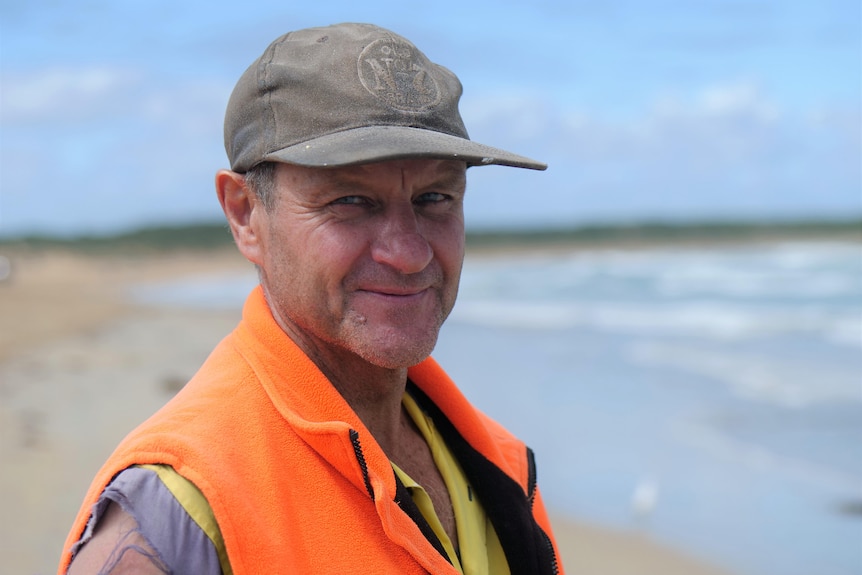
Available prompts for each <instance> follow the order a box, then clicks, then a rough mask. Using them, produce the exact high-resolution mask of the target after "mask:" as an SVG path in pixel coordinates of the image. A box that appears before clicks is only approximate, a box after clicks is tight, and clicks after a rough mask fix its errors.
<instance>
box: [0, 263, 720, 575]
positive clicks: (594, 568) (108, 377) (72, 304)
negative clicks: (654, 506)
mask: <svg viewBox="0 0 862 575" xmlns="http://www.w3.org/2000/svg"><path fill="white" fill-rule="evenodd" d="M0 255H5V256H6V257H9V259H10V261H11V264H12V271H11V275H10V277H9V278H8V279H7V280H5V281H2V282H0V326H2V329H0V461H3V462H4V463H3V466H2V468H0V509H2V516H3V519H2V521H0V573H10V574H12V573H14V574H27V575H35V574H40V575H42V574H49V573H53V572H54V571H55V570H56V564H57V560H58V558H59V555H60V549H61V546H62V544H63V541H64V539H65V536H66V533H67V530H68V529H69V527H70V524H71V521H72V519H73V517H74V515H75V513H76V512H77V509H78V506H79V504H80V501H81V498H82V497H83V494H84V491H85V490H86V487H87V485H88V484H89V482H90V479H91V478H92V476H93V474H94V473H95V472H96V470H97V469H98V467H99V466H100V465H101V463H102V462H103V460H104V459H105V457H107V455H108V454H109V453H110V452H111V450H112V449H113V448H114V446H115V445H116V444H117V442H118V441H119V440H120V439H121V438H122V437H123V435H125V434H126V433H127V432H128V431H129V430H131V429H132V428H133V427H134V426H135V425H137V424H138V423H139V422H141V421H142V420H143V419H145V418H146V417H147V416H148V415H149V414H151V413H152V412H153V411H155V410H156V409H158V408H159V406H161V405H162V404H163V403H164V402H165V401H167V400H168V399H169V398H170V397H171V395H173V393H175V392H176V391H177V390H178V389H179V388H180V387H182V385H183V384H184V382H185V381H186V380H187V379H188V378H189V377H190V376H191V375H192V374H193V373H194V371H195V370H196V369H197V367H198V366H199V365H200V364H201V362H203V360H204V359H205V358H206V356H207V354H208V353H209V351H210V350H211V349H212V347H213V346H214V345H215V344H216V343H217V342H218V341H219V340H220V339H221V338H222V337H223V336H224V335H226V334H227V333H228V331H229V330H230V329H231V328H232V327H233V326H234V325H235V324H236V322H237V320H238V319H239V311H238V310H236V311H229V312H228V311H222V312H213V311H202V310H194V309H168V308H146V307H140V306H135V305H132V304H131V303H130V302H129V301H127V300H126V298H125V295H126V293H127V290H128V289H129V287H130V286H133V285H140V284H143V283H146V282H156V281H161V280H167V279H178V278H182V277H194V276H197V275H201V274H210V273H230V272H231V271H233V270H235V271H237V272H242V273H244V274H247V273H248V271H249V269H250V268H249V264H247V263H246V262H244V261H243V260H242V259H241V258H240V256H238V255H237V254H236V253H235V252H234V251H233V250H223V251H213V252H176V253H170V254H135V255H123V256H120V255H90V256H85V255H81V254H77V253H71V252H61V251H28V252H13V253H5V254H0ZM551 512H552V513H553V509H552V510H551ZM555 531H556V537H557V540H558V543H559V545H560V548H561V553H562V555H563V563H564V565H565V568H566V572H567V573H570V574H581V575H634V574H638V575H651V574H654V575H659V574H661V575H677V574H678V575H683V574H685V575H720V574H722V573H725V572H724V571H721V570H720V569H717V568H714V567H713V566H710V565H707V564H704V563H703V562H699V561H697V560H695V559H693V558H690V557H688V556H687V555H685V553H683V552H681V551H680V550H675V549H669V548H667V547H665V546H662V545H660V544H658V543H656V542H654V541H652V540H651V539H650V538H649V537H648V536H647V535H645V534H640V533H623V532H616V531H612V530H609V529H605V528H602V527H599V526H595V525H589V524H583V523H581V522H578V520H577V518H570V517H557V518H556V520H555Z"/></svg>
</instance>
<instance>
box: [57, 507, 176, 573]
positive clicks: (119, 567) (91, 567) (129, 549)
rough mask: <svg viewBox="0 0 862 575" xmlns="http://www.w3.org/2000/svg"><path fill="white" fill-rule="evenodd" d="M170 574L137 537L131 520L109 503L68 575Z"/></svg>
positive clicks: (76, 556)
mask: <svg viewBox="0 0 862 575" xmlns="http://www.w3.org/2000/svg"><path fill="white" fill-rule="evenodd" d="M170 572H171V571H170V569H169V568H168V566H167V565H165V564H164V562H163V561H162V560H161V559H160V558H159V556H158V554H157V553H156V552H155V550H153V548H152V547H150V545H149V543H147V541H146V539H145V538H144V536H143V535H142V534H141V530H140V527H139V526H138V523H137V521H135V519H134V517H132V516H131V515H129V514H128V513H126V512H125V511H123V509H122V508H121V507H120V506H119V505H118V504H117V503H115V502H111V503H110V505H109V506H108V509H107V511H106V512H105V514H104V516H103V517H102V518H101V520H100V521H99V523H98V524H97V525H96V530H95V531H94V533H93V537H92V539H90V540H89V541H87V543H86V544H85V545H84V546H83V547H82V548H81V549H80V551H78V553H77V554H76V555H75V558H74V559H73V560H72V564H71V566H70V567H69V571H68V575H108V574H109V573H110V574H120V573H125V574H134V575H166V574H168V575H169V574H170Z"/></svg>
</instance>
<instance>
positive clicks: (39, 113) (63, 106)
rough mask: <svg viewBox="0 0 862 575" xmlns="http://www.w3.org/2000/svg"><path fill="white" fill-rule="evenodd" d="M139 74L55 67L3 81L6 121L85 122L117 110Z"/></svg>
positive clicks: (111, 69)
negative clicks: (117, 106)
mask: <svg viewBox="0 0 862 575" xmlns="http://www.w3.org/2000/svg"><path fill="white" fill-rule="evenodd" d="M138 81H139V74H137V73H135V72H134V71H130V70H126V69H122V70H121V69H116V68H110V67H104V66H94V67H80V68H73V67H67V68H53V69H47V70H40V71H38V72H35V73H30V74H6V75H4V78H3V84H4V89H3V107H2V116H0V118H2V122H3V123H4V124H7V123H13V124H14V123H23V122H31V121H40V122H44V121H61V122H68V121H70V120H73V121H74V120H81V119H84V118H89V117H91V116H94V115H97V114H103V113H104V111H105V109H106V108H107V109H111V108H114V107H116V102H117V101H118V100H124V99H125V98H126V96H127V94H128V93H129V92H130V91H131V90H132V89H133V88H134V87H135V86H136V84H137V83H138Z"/></svg>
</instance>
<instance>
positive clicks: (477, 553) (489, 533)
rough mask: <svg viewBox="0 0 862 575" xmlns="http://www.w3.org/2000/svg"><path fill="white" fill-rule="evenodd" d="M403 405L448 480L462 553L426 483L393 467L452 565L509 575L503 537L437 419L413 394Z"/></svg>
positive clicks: (466, 571) (471, 572) (479, 574)
mask: <svg viewBox="0 0 862 575" xmlns="http://www.w3.org/2000/svg"><path fill="white" fill-rule="evenodd" d="M403 404H404V407H405V409H406V410H407V413H408V414H409V415H410V417H411V418H412V419H413V422H414V423H415V424H416V427H417V428H419V432H420V433H421V434H422V437H424V438H425V442H426V443H427V444H428V447H429V448H430V449H431V455H432V457H433V458H434V463H435V464H436V465H437V469H438V470H439V471H440V475H442V476H443V481H444V482H445V483H446V488H447V489H448V491H449V498H450V499H451V500H452V508H453V510H454V512H455V526H456V528H457V530H458V546H459V548H460V551H461V553H460V556H459V554H458V553H456V552H455V546H454V545H453V544H452V541H451V540H450V539H449V536H448V535H447V534H446V531H445V530H444V529H443V525H442V524H441V523H440V519H439V518H438V517H437V513H436V511H435V510H434V505H433V503H432V502H431V498H430V497H429V496H428V494H427V493H426V492H425V490H424V489H423V488H422V486H420V485H419V484H418V483H416V482H415V481H413V479H411V478H410V476H408V475H407V474H406V473H404V471H403V470H401V469H399V468H398V466H397V465H395V464H394V463H393V464H392V467H393V469H394V470H395V473H396V475H398V478H399V479H400V480H401V482H402V483H403V484H404V486H405V487H406V488H407V489H408V491H409V492H410V495H411V496H412V497H413V502H414V503H416V506H417V507H418V508H419V511H420V512H421V513H422V516H423V517H424V518H425V520H426V521H427V522H428V524H429V525H430V526H431V529H432V530H433V531H434V534H435V535H437V538H438V539H440V542H441V543H442V544H443V548H444V549H445V550H446V553H447V554H448V555H449V559H450V561H451V562H452V564H453V565H454V566H455V568H456V569H458V571H459V572H460V573H461V574H462V575H488V574H490V573H493V574H494V575H497V574H501V575H507V574H508V573H509V564H508V563H507V561H506V555H505V553H504V552H503V548H502V546H501V545H500V540H499V539H498V538H497V532H496V531H494V526H493V525H492V524H491V522H490V521H489V520H488V518H487V517H486V516H485V510H484V509H483V507H482V504H481V503H480V502H479V499H478V498H477V497H476V496H475V494H474V493H473V489H472V487H471V486H470V484H469V483H468V482H467V478H466V477H465V475H464V471H463V470H462V469H461V466H460V465H458V461H457V460H456V459H455V457H454V456H453V455H452V452H451V451H449V448H448V447H447V446H446V444H445V443H444V442H443V439H442V438H441V437H440V436H439V434H438V433H437V429H436V428H435V427H434V422H433V421H431V418H430V417H428V416H427V415H426V414H425V413H424V412H423V411H422V410H421V409H420V408H419V406H418V405H417V404H416V402H415V401H414V400H413V398H412V397H410V395H409V394H405V395H404V400H403Z"/></svg>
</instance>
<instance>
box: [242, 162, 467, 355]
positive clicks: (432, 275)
mask: <svg viewBox="0 0 862 575" xmlns="http://www.w3.org/2000/svg"><path fill="white" fill-rule="evenodd" d="M465 172H466V166H465V164H464V163H463V162H456V161H443V160H403V161H391V162H381V163H376V164H366V165H361V166H352V167H345V168H332V169H310V168H303V167H298V166H292V165H286V164H280V165H279V166H278V168H277V171H276V186H275V187H276V189H275V193H276V198H275V203H274V206H273V208H272V209H271V210H270V211H268V212H265V213H264V215H263V216H262V218H263V220H262V222H261V225H260V226H259V229H260V238H261V246H262V250H261V260H262V261H261V262H260V267H261V282H262V284H263V287H264V290H265V291H266V294H267V298H268V301H269V305H270V308H272V311H273V315H274V316H275V317H276V320H277V321H278V322H279V323H280V324H281V326H282V328H284V329H285V330H286V331H287V332H288V334H289V335H291V337H292V338H293V339H294V340H296V341H297V343H298V344H299V345H300V347H302V348H303V349H304V351H306V353H309V355H311V356H312V357H313V358H317V359H323V360H324V361H328V360H336V361H337V360H339V359H344V358H345V354H346V355H349V356H351V357H350V358H349V359H355V358H356V357H357V356H358V357H359V358H361V359H362V360H364V361H365V362H368V363H371V364H373V365H376V366H379V367H384V368H405V367H410V366H412V365H415V364H417V363H419V362H421V361H422V360H423V359H425V358H426V357H427V356H428V355H429V354H430V353H431V351H432V349H433V348H434V345H435V344H436V341H437V334H438V332H439V329H440V326H441V325H442V324H443V321H444V320H445V319H446V317H447V316H448V315H449V312H450V311H451V310H452V306H453V305H454V304H455V297H456V295H457V291H458V282H459V279H460V275H461V265H462V262H463V258H464V213H463V200H464V190H465V182H466V173H465Z"/></svg>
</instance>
